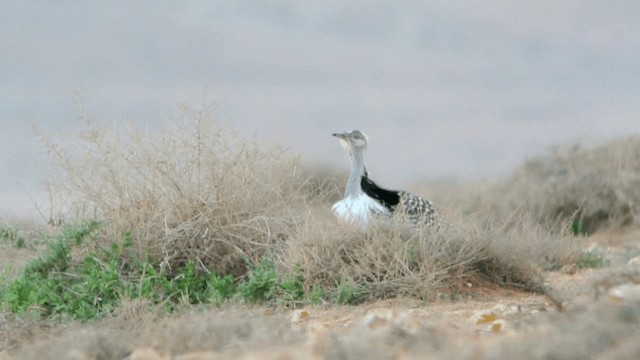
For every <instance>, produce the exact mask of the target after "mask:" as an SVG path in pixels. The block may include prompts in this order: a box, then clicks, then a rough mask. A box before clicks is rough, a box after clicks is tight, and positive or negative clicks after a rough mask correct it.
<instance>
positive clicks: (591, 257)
mask: <svg viewBox="0 0 640 360" xmlns="http://www.w3.org/2000/svg"><path fill="white" fill-rule="evenodd" d="M606 265H607V260H606V259H605V258H604V257H603V256H602V255H600V254H598V253H597V252H595V251H584V252H583V253H582V256H581V257H580V258H579V259H578V260H576V266H577V267H578V268H580V269H585V268H589V269H597V268H601V267H604V266H606Z"/></svg>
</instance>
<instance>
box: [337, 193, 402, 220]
mask: <svg viewBox="0 0 640 360" xmlns="http://www.w3.org/2000/svg"><path fill="white" fill-rule="evenodd" d="M332 210H333V213H334V214H335V215H336V217H338V218H339V219H340V220H342V221H346V222H352V223H362V224H366V223H367V222H369V220H371V218H372V217H373V216H375V215H389V211H388V210H387V208H385V207H384V206H383V205H382V204H380V203H379V202H377V201H376V200H374V199H372V198H370V197H369V196H367V195H366V194H364V193H361V194H357V195H355V196H348V197H346V198H344V199H342V200H340V201H338V202H337V203H335V204H333V207H332Z"/></svg>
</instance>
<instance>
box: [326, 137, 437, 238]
mask: <svg viewBox="0 0 640 360" xmlns="http://www.w3.org/2000/svg"><path fill="white" fill-rule="evenodd" d="M333 136H335V137H337V138H339V139H340V143H341V144H342V146H343V147H344V148H345V149H347V150H348V151H349V156H350V159H351V174H350V175H349V180H348V181H347V186H346V189H345V195H344V198H343V199H342V200H340V201H338V202H337V203H335V204H334V205H333V207H332V210H333V213H334V214H335V215H336V216H337V217H338V218H339V219H340V220H343V221H346V222H351V223H358V224H362V225H366V224H367V223H368V222H369V221H370V220H371V219H373V218H374V217H376V216H385V217H390V216H393V215H397V214H399V215H401V216H406V217H407V218H408V220H409V221H410V222H411V223H412V224H413V225H427V226H430V225H433V224H434V222H435V221H436V219H437V217H438V212H437V211H436V208H435V207H434V206H433V204H432V203H431V202H430V201H428V200H425V199H423V198H421V197H420V196H418V195H415V194H412V193H409V192H406V191H395V190H386V189H383V188H381V187H379V186H378V185H377V184H376V183H375V182H373V180H371V179H370V178H369V174H368V172H367V169H366V167H365V164H364V150H365V149H366V148H367V144H368V140H369V138H368V137H367V136H366V135H365V134H364V133H362V132H361V131H358V130H353V131H349V132H346V133H341V134H333Z"/></svg>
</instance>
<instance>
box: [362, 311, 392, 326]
mask: <svg viewBox="0 0 640 360" xmlns="http://www.w3.org/2000/svg"><path fill="white" fill-rule="evenodd" d="M388 323H389V320H388V319H385V318H383V317H381V316H379V315H377V314H367V315H365V317H364V319H362V322H361V323H360V325H361V326H363V327H365V328H367V329H369V330H375V329H379V328H381V327H384V326H386V325H387V324H388Z"/></svg>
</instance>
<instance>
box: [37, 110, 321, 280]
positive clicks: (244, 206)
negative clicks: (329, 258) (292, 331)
mask: <svg viewBox="0 0 640 360" xmlns="http://www.w3.org/2000/svg"><path fill="white" fill-rule="evenodd" d="M181 113H182V118H181V119H180V120H178V121H176V122H175V123H174V124H173V128H172V129H163V130H162V131H156V132H141V131H139V130H136V129H135V128H133V127H131V126H130V127H128V128H127V129H118V130H115V131H114V130H112V129H109V128H107V127H105V126H100V125H98V124H97V123H96V122H95V121H93V119H92V118H91V117H90V116H89V115H87V114H86V113H84V112H83V113H82V116H81V118H82V120H83V123H84V129H83V131H82V133H81V135H80V139H79V141H78V143H77V144H72V145H69V147H68V148H67V147H64V146H62V145H57V144H54V143H53V142H52V141H50V140H49V139H47V138H46V137H44V136H42V138H43V139H44V141H45V145H46V147H47V148H48V149H49V151H50V153H51V154H52V155H53V158H54V160H56V163H57V164H58V165H59V167H60V168H61V170H62V173H61V175H62V176H59V177H52V178H51V179H49V181H48V185H49V186H50V188H51V189H52V191H53V193H54V194H56V195H58V196H61V197H62V198H64V199H67V200H68V201H67V202H66V203H67V204H69V205H68V206H67V212H70V213H73V212H76V213H77V216H79V217H85V218H86V217H95V218H98V219H100V220H103V221H104V225H103V229H104V230H106V231H107V232H108V233H109V236H107V238H110V239H114V238H116V239H118V238H120V239H122V238H123V237H127V236H129V235H130V236H131V239H132V240H133V247H134V248H135V250H136V251H137V254H138V256H140V257H141V258H142V259H147V258H149V259H151V260H152V261H153V262H154V263H156V264H162V265H163V268H165V269H166V270H171V269H174V268H176V267H179V266H180V265H182V264H184V263H185V262H187V261H189V260H194V261H195V262H196V264H197V265H198V266H199V267H200V268H201V269H203V268H204V269H208V270H212V271H215V272H217V273H219V274H234V275H241V274H244V273H245V272H246V267H247V264H248V263H251V262H257V261H258V260H259V259H260V258H261V257H263V255H264V254H265V253H266V251H267V250H268V249H269V248H270V247H272V246H273V245H274V244H276V243H278V242H281V241H283V240H284V239H285V238H286V234H287V233H288V232H289V228H290V227H292V226H293V225H294V224H295V223H296V222H297V221H299V218H300V216H304V214H305V211H304V210H305V208H306V206H307V205H308V204H309V203H311V202H312V200H313V198H314V193H316V191H315V190H314V186H319V185H314V184H310V183H308V182H307V180H308V179H307V178H304V176H305V172H304V171H302V172H298V167H297V159H296V158H295V157H294V156H292V155H290V154H288V153H287V151H286V150H284V149H282V148H280V147H278V146H275V145H267V144H262V143H258V142H256V141H251V140H246V139H242V138H240V137H239V136H238V135H237V134H236V133H235V132H234V131H233V130H232V129H230V128H229V127H228V126H217V125H216V124H215V123H214V121H213V119H212V114H213V110H212V109H211V107H208V106H204V107H202V108H200V109H198V110H193V109H191V108H189V107H188V106H184V105H183V106H181ZM79 209H82V211H80V210H79Z"/></svg>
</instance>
